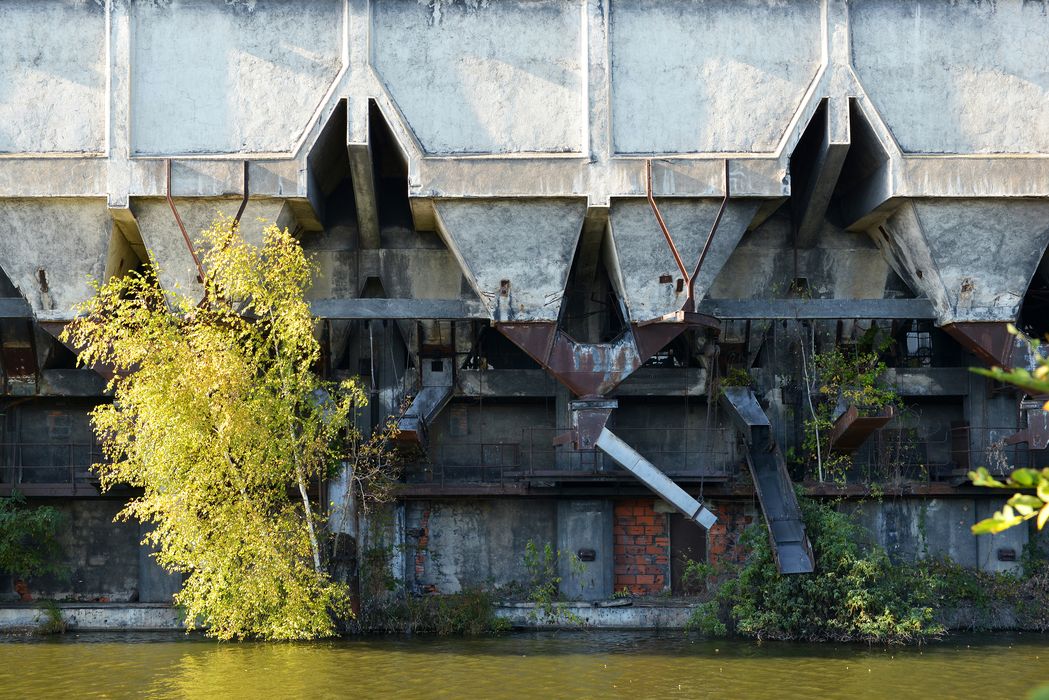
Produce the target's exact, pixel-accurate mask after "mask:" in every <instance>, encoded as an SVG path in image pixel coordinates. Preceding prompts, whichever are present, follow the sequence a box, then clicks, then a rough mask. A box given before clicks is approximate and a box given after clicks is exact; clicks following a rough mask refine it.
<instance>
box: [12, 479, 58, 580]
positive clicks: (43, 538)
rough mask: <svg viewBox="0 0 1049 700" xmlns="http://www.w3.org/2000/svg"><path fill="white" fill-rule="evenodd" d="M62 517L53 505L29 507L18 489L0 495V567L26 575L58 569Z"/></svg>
mask: <svg viewBox="0 0 1049 700" xmlns="http://www.w3.org/2000/svg"><path fill="white" fill-rule="evenodd" d="M63 520H64V518H63V517H62V514H61V513H60V512H59V511H58V509H57V508H54V507H53V506H38V507H35V508H30V507H28V506H27V505H26V501H25V496H23V495H22V494H21V493H19V492H18V491H14V492H13V493H12V494H11V496H10V497H9V498H0V571H6V572H8V573H10V574H12V575H14V576H25V577H30V576H36V575H39V574H54V573H61V572H62V570H63V567H62V565H61V563H60V554H61V548H60V546H59V543H58V539H57V534H58V530H59V529H60V528H61V526H62V524H63Z"/></svg>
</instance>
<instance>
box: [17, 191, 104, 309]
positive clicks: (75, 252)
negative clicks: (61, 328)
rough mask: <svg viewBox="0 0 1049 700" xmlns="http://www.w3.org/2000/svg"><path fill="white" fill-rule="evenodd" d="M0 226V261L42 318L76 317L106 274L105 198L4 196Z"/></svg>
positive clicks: (20, 291)
mask: <svg viewBox="0 0 1049 700" xmlns="http://www.w3.org/2000/svg"><path fill="white" fill-rule="evenodd" d="M0 229H2V230H3V231H4V235H3V236H0V267H2V268H3V270H4V271H5V272H6V273H7V275H8V277H9V278H10V280H11V282H12V283H13V284H14V285H15V286H16V287H17V288H18V291H19V293H20V294H21V295H22V296H23V297H25V299H26V300H27V301H28V302H29V304H30V305H31V306H32V308H33V311H34V313H35V314H36V315H37V317H39V318H58V319H64V318H72V315H73V307H74V306H76V305H77V304H79V303H80V302H82V301H85V300H86V299H88V298H89V297H90V296H91V295H92V290H91V286H90V284H89V282H90V280H92V279H94V280H97V281H99V282H101V281H102V280H103V278H104V276H105V272H106V256H107V252H108V250H109V243H110V238H111V235H112V232H111V229H112V221H111V219H110V216H109V212H108V210H107V208H106V200H105V199H51V200H35V199H33V200H30V199H21V200H11V199H8V200H3V201H0Z"/></svg>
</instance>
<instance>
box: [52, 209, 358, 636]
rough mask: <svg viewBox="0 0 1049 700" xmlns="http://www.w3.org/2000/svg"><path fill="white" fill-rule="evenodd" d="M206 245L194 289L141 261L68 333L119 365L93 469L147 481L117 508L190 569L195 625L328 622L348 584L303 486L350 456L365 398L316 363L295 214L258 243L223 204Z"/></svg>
mask: <svg viewBox="0 0 1049 700" xmlns="http://www.w3.org/2000/svg"><path fill="white" fill-rule="evenodd" d="M201 245H202V248H203V250H204V251H205V252H204V255H203V267H204V270H205V274H204V279H203V290H204V297H203V301H201V302H200V303H195V302H194V300H192V299H190V298H188V297H186V296H185V295H183V294H180V293H177V292H172V291H167V290H164V289H162V288H161V287H160V285H159V284H158V276H157V274H156V270H155V269H150V270H147V271H146V272H144V273H142V274H138V273H135V272H132V273H130V274H128V275H127V276H125V277H123V278H114V279H111V280H110V281H108V282H107V283H106V284H104V285H102V286H100V287H98V288H97V289H96V294H95V296H94V297H93V298H91V299H90V300H88V301H87V302H85V303H84V304H82V305H81V306H80V307H79V308H78V317H77V319H76V320H75V321H74V322H73V323H71V324H70V325H69V327H68V329H67V331H66V333H65V338H66V339H67V340H68V341H70V342H71V343H73V344H74V345H75V346H76V347H78V348H80V362H81V363H82V364H84V365H87V366H93V365H96V364H101V365H107V366H110V367H112V368H113V370H114V378H113V380H112V382H111V384H110V387H111V389H112V391H113V402H112V403H111V404H106V405H102V406H99V407H98V408H96V409H95V410H94V411H93V412H92V415H91V419H92V423H93V426H94V428H95V430H96V432H97V434H98V436H99V439H100V440H101V442H102V446H103V450H104V452H105V455H106V457H107V458H108V459H109V460H110V461H109V462H108V463H103V464H99V465H96V466H95V469H96V470H97V471H98V473H99V476H100V480H101V484H102V487H103V489H109V488H111V487H112V486H113V485H115V484H127V485H131V486H134V487H138V488H140V489H142V495H141V496H138V497H135V498H132V499H131V500H130V501H129V502H128V504H127V506H126V507H125V508H124V510H123V511H122V512H121V514H120V517H122V518H124V519H128V518H136V519H138V520H140V521H142V522H144V523H150V524H152V526H153V527H152V529H151V530H150V533H149V535H147V537H146V539H147V541H148V542H149V543H151V544H152V545H154V546H155V547H156V548H157V554H156V558H157V561H158V562H159V563H160V564H161V565H162V566H163V567H165V568H166V569H168V570H171V571H175V572H181V573H182V574H183V575H184V583H183V587H182V590H181V591H180V592H179V593H178V594H177V595H176V596H175V602H176V603H178V604H179V605H181V606H183V607H184V609H185V612H186V618H187V623H188V625H189V626H190V627H193V626H196V625H203V626H205V627H206V629H207V631H208V632H209V633H210V634H212V635H214V636H216V637H219V638H221V639H229V638H243V637H258V638H264V639H305V638H316V637H323V636H329V635H332V634H334V633H335V632H336V621H337V620H338V619H339V618H343V617H346V616H349V615H350V611H349V607H348V590H347V588H346V586H345V585H343V584H342V583H339V582H336V581H333V580H332V579H331V578H330V576H329V575H328V573H327V572H326V570H325V561H324V559H325V546H324V545H325V543H326V538H325V537H324V530H323V526H324V522H325V519H324V515H323V508H321V507H319V505H318V504H317V503H315V502H313V501H312V499H311V496H310V492H311V489H310V486H311V485H312V484H316V483H319V482H320V481H321V480H323V479H325V478H327V477H329V476H331V475H333V474H334V473H336V471H337V470H338V469H339V468H340V466H341V465H343V464H345V463H347V462H348V461H349V462H352V461H354V460H353V457H352V455H350V454H349V453H351V452H354V453H356V452H358V451H360V448H361V445H362V444H363V442H364V441H363V440H362V437H361V435H360V433H359V432H358V431H357V430H356V429H355V428H354V427H353V422H352V420H351V418H352V416H353V413H354V411H355V409H356V408H357V407H359V406H362V405H363V404H364V403H365V402H366V398H365V395H364V393H363V391H362V390H361V387H360V385H359V384H358V383H356V382H354V381H346V382H343V383H341V384H338V385H335V384H332V383H330V382H325V381H322V380H321V379H320V378H319V377H318V375H317V374H316V372H315V371H314V368H315V365H316V364H317V363H318V361H319V359H320V347H319V344H318V342H317V340H316V338H315V337H314V323H315V322H314V319H313V318H312V317H311V316H310V309H309V305H308V303H307V301H306V298H305V292H306V289H307V288H308V287H309V284H310V281H311V274H312V268H311V264H310V262H309V261H308V260H307V258H306V256H305V255H304V254H303V251H302V249H301V247H300V246H299V244H298V242H297V241H296V240H295V239H294V238H293V237H292V236H291V235H290V234H289V232H288V231H287V230H286V229H285V230H281V229H279V228H277V227H276V226H272V225H271V226H269V227H267V228H266V229H265V231H264V234H263V242H262V246H261V248H260V247H257V246H254V245H251V244H249V243H247V242H246V241H245V240H244V239H243V238H242V237H241V236H240V233H239V230H238V226H237V224H236V223H235V222H234V221H233V220H232V219H231V218H219V219H217V220H216V221H215V223H214V224H213V225H212V227H211V228H209V229H207V230H206V231H203V232H202V241H201ZM366 461H368V462H369V463H371V462H372V461H374V460H372V458H371V457H369V458H368V459H367V460H366Z"/></svg>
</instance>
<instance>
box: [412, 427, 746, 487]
mask: <svg viewBox="0 0 1049 700" xmlns="http://www.w3.org/2000/svg"><path fill="white" fill-rule="evenodd" d="M561 432H563V431H559V430H556V429H554V428H524V429H522V431H521V435H520V437H519V438H518V439H516V440H501V441H500V440H495V441H491V442H485V441H475V442H464V441H457V440H445V441H443V442H441V443H439V444H435V445H431V446H430V448H429V449H428V450H427V458H425V459H422V460H420V461H418V462H416V463H414V464H410V465H408V466H407V467H406V469H405V471H404V477H405V480H406V481H408V482H409V483H440V484H444V483H447V482H480V483H504V482H511V481H525V480H530V479H546V478H549V479H558V478H562V479H580V478H582V479H586V478H599V477H604V478H613V477H614V478H620V477H627V476H628V473H627V472H625V471H624V470H622V469H620V467H619V466H618V465H616V464H615V463H614V462H613V461H612V460H611V459H609V458H607V457H606V456H605V455H604V454H603V453H601V452H600V451H598V450H573V449H571V448H568V447H555V446H554V445H553V439H554V437H556V436H557V435H558V434H559V433H561ZM615 432H616V435H618V436H620V437H621V438H622V439H623V440H624V441H626V442H627V443H628V444H630V445H631V446H632V447H634V448H635V449H636V450H637V451H638V452H640V453H641V454H642V455H643V456H644V457H645V458H646V459H648V460H649V461H651V462H652V463H653V464H654V465H655V466H656V467H658V468H659V469H660V470H662V471H663V472H664V473H666V474H667V476H669V477H671V478H725V477H728V476H729V475H731V474H732V473H734V471H735V470H736V468H737V466H736V465H737V463H738V462H739V460H740V456H739V455H737V452H736V436H735V431H734V430H732V429H728V428H717V429H713V430H702V429H688V428H623V427H618V426H617V427H616V428H615Z"/></svg>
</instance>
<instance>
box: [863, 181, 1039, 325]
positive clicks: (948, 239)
mask: <svg viewBox="0 0 1049 700" xmlns="http://www.w3.org/2000/svg"><path fill="white" fill-rule="evenodd" d="M872 236H873V237H874V240H875V241H876V242H877V243H878V244H879V245H880V246H881V247H882V249H883V252H885V253H886V254H887V255H888V259H889V261H890V264H891V265H892V266H893V268H894V269H895V270H896V272H897V273H898V274H899V275H900V276H901V277H902V278H903V279H904V280H906V281H907V283H908V284H909V285H910V286H911V287H912V289H914V290H915V291H920V292H921V293H923V294H924V295H926V296H928V297H929V299H930V300H932V302H933V304H934V305H935V307H936V310H937V315H938V321H939V323H940V324H948V323H956V322H996V321H1012V320H1014V319H1015V318H1016V315H1017V312H1018V311H1019V308H1020V303H1021V302H1022V300H1023V295H1024V293H1025V292H1026V290H1027V288H1028V286H1029V285H1030V282H1031V279H1032V277H1033V276H1034V274H1035V271H1036V269H1037V268H1038V264H1039V262H1040V261H1041V258H1042V254H1043V253H1044V251H1045V249H1046V245H1047V243H1049V202H1047V201H1035V200H1016V201H1001V200H987V199H971V200H939V199H937V200H934V199H917V200H913V201H911V202H910V203H909V204H908V205H907V206H904V207H901V209H900V210H899V211H898V212H897V213H896V214H894V215H893V216H891V217H890V218H889V219H888V220H887V221H886V222H885V224H884V225H883V226H882V227H880V228H879V229H877V231H875V232H873V233H872Z"/></svg>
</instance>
